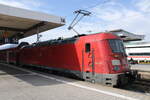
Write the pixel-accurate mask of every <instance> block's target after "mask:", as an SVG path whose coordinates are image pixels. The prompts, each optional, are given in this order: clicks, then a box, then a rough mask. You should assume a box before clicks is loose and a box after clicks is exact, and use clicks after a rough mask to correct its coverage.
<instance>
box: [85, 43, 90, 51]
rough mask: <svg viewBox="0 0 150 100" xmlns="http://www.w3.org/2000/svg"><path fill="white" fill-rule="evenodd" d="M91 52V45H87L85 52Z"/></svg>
mask: <svg viewBox="0 0 150 100" xmlns="http://www.w3.org/2000/svg"><path fill="white" fill-rule="evenodd" d="M90 51H91V44H90V43H86V44H85V52H90Z"/></svg>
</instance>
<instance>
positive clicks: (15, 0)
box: [0, 0, 43, 10]
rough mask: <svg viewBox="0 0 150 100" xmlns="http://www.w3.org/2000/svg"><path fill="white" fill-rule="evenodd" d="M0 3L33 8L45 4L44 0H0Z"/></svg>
mask: <svg viewBox="0 0 150 100" xmlns="http://www.w3.org/2000/svg"><path fill="white" fill-rule="evenodd" d="M0 4H4V5H8V6H13V7H18V8H25V9H32V10H33V9H37V8H38V7H40V6H43V3H42V2H36V1H35V0H0Z"/></svg>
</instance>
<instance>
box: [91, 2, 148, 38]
mask: <svg viewBox="0 0 150 100" xmlns="http://www.w3.org/2000/svg"><path fill="white" fill-rule="evenodd" d="M142 1H143V2H142ZM147 1H148V0H140V1H139V2H136V3H135V2H134V4H132V6H133V7H136V8H135V9H132V8H128V7H126V6H125V5H122V4H121V3H119V2H113V3H106V4H104V5H103V6H98V7H95V8H93V9H92V11H93V12H94V16H93V17H94V18H95V19H96V20H97V21H99V23H96V24H95V25H94V24H93V25H94V26H93V27H95V26H101V29H102V31H104V30H114V29H125V30H127V31H129V32H133V33H136V34H145V35H146V36H147V38H146V39H147V40H148V38H150V36H149V34H148V32H150V28H149V27H150V20H149V19H150V14H148V13H145V11H148V5H149V3H150V2H147ZM145 2H147V3H148V4H147V5H146V7H145V9H144V10H138V9H139V7H137V5H138V4H144V3H145ZM143 6H144V5H143ZM146 8H147V9H146ZM141 9H142V8H141Z"/></svg>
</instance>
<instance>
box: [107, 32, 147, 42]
mask: <svg viewBox="0 0 150 100" xmlns="http://www.w3.org/2000/svg"><path fill="white" fill-rule="evenodd" d="M109 32H111V33H113V34H116V35H117V36H119V37H121V38H122V39H123V41H124V42H128V41H139V40H143V39H144V37H145V36H144V35H137V34H133V33H130V32H127V31H125V30H123V29H117V30H111V31H109Z"/></svg>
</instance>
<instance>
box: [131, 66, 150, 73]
mask: <svg viewBox="0 0 150 100" xmlns="http://www.w3.org/2000/svg"><path fill="white" fill-rule="evenodd" d="M131 69H133V70H139V71H143V72H150V64H135V65H131Z"/></svg>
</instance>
